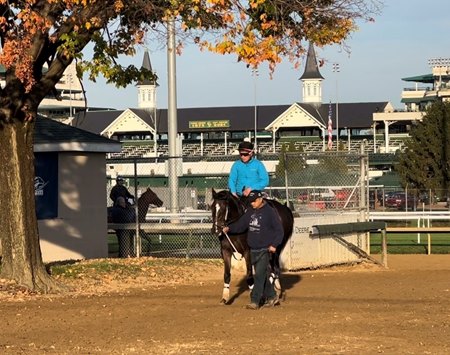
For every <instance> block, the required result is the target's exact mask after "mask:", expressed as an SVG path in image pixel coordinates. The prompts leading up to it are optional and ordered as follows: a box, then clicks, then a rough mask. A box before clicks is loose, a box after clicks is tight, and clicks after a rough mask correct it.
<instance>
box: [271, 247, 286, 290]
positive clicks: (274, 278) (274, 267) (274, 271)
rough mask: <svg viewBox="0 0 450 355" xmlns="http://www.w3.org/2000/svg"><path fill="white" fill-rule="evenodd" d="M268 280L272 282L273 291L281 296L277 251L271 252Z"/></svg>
mask: <svg viewBox="0 0 450 355" xmlns="http://www.w3.org/2000/svg"><path fill="white" fill-rule="evenodd" d="M270 268H271V273H270V282H272V283H273V287H274V288H275V292H276V293H277V295H278V297H279V298H281V297H282V294H283V290H282V288H281V283H280V254H279V253H278V251H277V252H276V253H273V254H272V255H271V258H270Z"/></svg>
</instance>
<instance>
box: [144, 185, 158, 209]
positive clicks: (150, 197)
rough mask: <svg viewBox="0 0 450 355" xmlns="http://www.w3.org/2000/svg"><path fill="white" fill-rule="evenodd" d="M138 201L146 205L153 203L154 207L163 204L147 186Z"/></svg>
mask: <svg viewBox="0 0 450 355" xmlns="http://www.w3.org/2000/svg"><path fill="white" fill-rule="evenodd" d="M139 201H140V202H141V203H143V204H146V205H147V206H149V205H155V206H156V207H161V206H162V205H163V202H162V201H161V199H160V198H159V197H158V195H156V194H155V192H154V191H153V190H152V189H151V188H149V187H148V188H147V190H145V192H143V193H142V195H141V197H139Z"/></svg>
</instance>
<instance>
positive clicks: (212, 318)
mask: <svg viewBox="0 0 450 355" xmlns="http://www.w3.org/2000/svg"><path fill="white" fill-rule="evenodd" d="M388 262H389V269H387V270H385V269H382V268H380V267H378V266H375V265H371V264H366V263H364V264H360V265H356V266H351V267H335V268H332V269H326V270H316V271H301V272H290V273H285V274H284V275H283V277H282V282H283V285H284V287H285V288H286V298H285V301H284V302H283V303H282V305H281V306H278V307H275V308H272V309H260V310H257V311H252V310H247V309H244V306H245V304H246V303H248V301H249V293H248V291H246V290H245V288H244V287H243V280H242V276H243V274H242V273H241V272H235V273H234V274H233V276H234V278H233V280H232V290H231V293H232V294H233V295H234V296H235V298H234V301H233V303H232V304H231V305H228V306H224V305H220V304H219V300H220V298H221V291H222V268H221V266H220V264H219V263H215V264H211V265H207V266H205V265H204V264H202V265H200V266H199V267H198V268H196V267H194V268H193V267H192V265H190V266H188V265H186V267H185V268H177V269H176V270H175V271H171V273H169V274H170V275H166V276H168V277H169V278H167V277H164V278H158V277H157V274H156V273H157V272H158V271H150V272H149V273H148V275H146V276H145V277H139V278H137V279H134V280H133V281H130V280H129V279H128V280H126V281H123V282H122V281H120V280H119V281H117V280H115V281H111V282H109V283H108V282H104V281H102V282H97V284H96V283H95V282H94V283H86V284H83V283H79V284H78V285H77V283H76V282H74V285H75V286H76V287H78V289H77V292H72V293H69V294H66V295H53V296H39V295H27V294H21V293H20V292H19V293H15V294H11V293H10V292H9V293H8V292H6V291H3V292H0V312H1V313H0V314H1V316H0V319H1V322H0V353H1V354H377V353H385V354H449V353H450V307H449V300H450V255H430V256H429V255H414V256H405V255H402V256H396V255H390V256H389V259H388ZM194 269H195V271H194ZM194 272H195V274H194ZM2 281H3V282H5V280H0V285H1V282H2Z"/></svg>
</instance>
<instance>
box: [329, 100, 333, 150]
mask: <svg viewBox="0 0 450 355" xmlns="http://www.w3.org/2000/svg"><path fill="white" fill-rule="evenodd" d="M332 148H333V122H332V121H331V102H330V106H329V108H328V150H331V149H332Z"/></svg>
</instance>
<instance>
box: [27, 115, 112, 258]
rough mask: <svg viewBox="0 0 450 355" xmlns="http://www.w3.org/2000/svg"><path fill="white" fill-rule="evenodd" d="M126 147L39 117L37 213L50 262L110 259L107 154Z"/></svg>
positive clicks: (36, 127) (46, 254) (36, 180)
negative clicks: (107, 209) (106, 178)
mask: <svg viewBox="0 0 450 355" xmlns="http://www.w3.org/2000/svg"><path fill="white" fill-rule="evenodd" d="M120 150H121V143H119V142H117V141H113V140H110V139H108V138H105V137H101V136H99V135H96V134H93V133H90V132H87V131H84V130H81V129H78V128H75V127H71V126H68V125H66V124H63V123H60V122H57V121H54V120H51V119H48V118H44V117H38V118H37V119H36V126H35V133H34V152H35V170H36V172H35V196H36V213H37V217H38V228H39V236H40V245H41V251H42V258H43V260H44V262H50V261H58V260H71V259H74V260H77V259H88V258H103V257H107V256H108V245H107V212H106V202H107V196H106V181H105V176H106V171H105V169H106V153H111V152H120Z"/></svg>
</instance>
